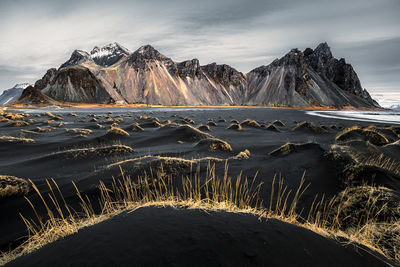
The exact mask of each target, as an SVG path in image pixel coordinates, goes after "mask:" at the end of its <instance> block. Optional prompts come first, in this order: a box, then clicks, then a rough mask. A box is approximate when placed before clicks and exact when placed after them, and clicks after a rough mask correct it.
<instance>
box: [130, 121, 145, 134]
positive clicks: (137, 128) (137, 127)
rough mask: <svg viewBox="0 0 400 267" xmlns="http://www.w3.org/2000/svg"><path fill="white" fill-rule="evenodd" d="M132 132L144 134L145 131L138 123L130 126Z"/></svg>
mask: <svg viewBox="0 0 400 267" xmlns="http://www.w3.org/2000/svg"><path fill="white" fill-rule="evenodd" d="M130 130H131V131H132V132H143V131H144V129H143V128H142V127H141V126H140V125H139V124H138V123H136V122H135V123H133V124H132V125H131V126H130Z"/></svg>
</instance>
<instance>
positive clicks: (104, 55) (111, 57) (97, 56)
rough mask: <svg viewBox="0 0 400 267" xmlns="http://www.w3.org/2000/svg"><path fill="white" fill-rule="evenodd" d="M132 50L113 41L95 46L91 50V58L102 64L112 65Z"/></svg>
mask: <svg viewBox="0 0 400 267" xmlns="http://www.w3.org/2000/svg"><path fill="white" fill-rule="evenodd" d="M130 53H131V52H130V51H129V50H128V49H126V48H125V47H123V46H121V45H120V44H118V43H111V44H108V45H106V46H103V47H97V46H95V47H94V48H93V50H92V51H91V52H90V58H91V59H92V60H93V61H94V62H96V64H98V65H101V66H105V67H107V66H110V65H112V64H114V63H115V62H117V61H118V60H119V59H120V58H121V57H123V56H128V55H130Z"/></svg>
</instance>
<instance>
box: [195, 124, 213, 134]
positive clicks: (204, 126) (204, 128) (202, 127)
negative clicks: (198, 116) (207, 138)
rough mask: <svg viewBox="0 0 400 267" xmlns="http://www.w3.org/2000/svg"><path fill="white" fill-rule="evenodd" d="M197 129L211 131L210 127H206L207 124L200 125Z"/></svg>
mask: <svg viewBox="0 0 400 267" xmlns="http://www.w3.org/2000/svg"><path fill="white" fill-rule="evenodd" d="M197 129H199V130H200V131H206V132H209V131H211V129H210V126H208V125H205V124H200V125H199V126H197Z"/></svg>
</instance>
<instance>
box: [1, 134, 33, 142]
mask: <svg viewBox="0 0 400 267" xmlns="http://www.w3.org/2000/svg"><path fill="white" fill-rule="evenodd" d="M0 142H8V143H34V142H35V140H33V139H31V138H25V137H15V136H5V135H3V136H0Z"/></svg>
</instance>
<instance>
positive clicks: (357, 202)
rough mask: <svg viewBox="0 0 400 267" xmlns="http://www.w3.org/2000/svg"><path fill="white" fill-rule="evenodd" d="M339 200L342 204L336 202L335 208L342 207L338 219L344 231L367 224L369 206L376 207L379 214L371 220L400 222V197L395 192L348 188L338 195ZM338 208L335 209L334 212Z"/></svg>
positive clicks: (369, 187)
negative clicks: (359, 224)
mask: <svg viewBox="0 0 400 267" xmlns="http://www.w3.org/2000/svg"><path fill="white" fill-rule="evenodd" d="M338 198H339V199H341V202H340V203H339V202H336V203H335V207H337V208H338V207H339V205H340V213H339V215H338V219H339V221H340V226H341V228H342V229H346V228H350V227H356V226H357V224H358V223H360V222H361V223H365V222H366V220H367V219H368V218H367V216H368V211H367V210H366V208H367V209H368V208H371V207H368V205H374V211H375V212H376V213H377V214H376V216H374V218H369V219H373V220H374V221H376V222H383V221H387V220H389V221H398V220H400V195H399V193H398V192H396V191H394V190H391V189H388V188H385V187H372V186H357V187H348V188H346V189H345V190H344V191H342V192H340V193H339V194H338ZM337 208H333V209H332V211H333V212H334V211H335V210H337ZM370 212H373V211H372V210H371V211H370ZM335 215H336V214H335ZM371 215H372V214H371ZM399 244H400V240H399Z"/></svg>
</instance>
